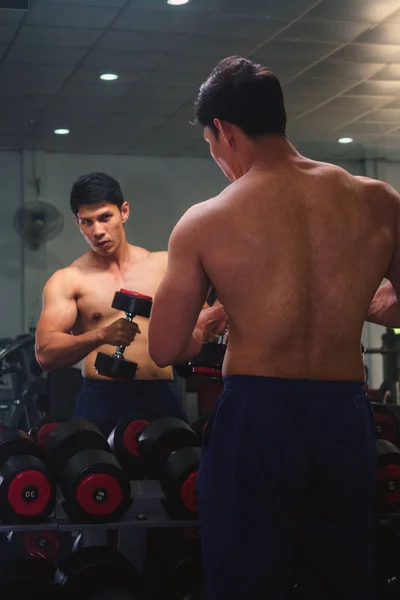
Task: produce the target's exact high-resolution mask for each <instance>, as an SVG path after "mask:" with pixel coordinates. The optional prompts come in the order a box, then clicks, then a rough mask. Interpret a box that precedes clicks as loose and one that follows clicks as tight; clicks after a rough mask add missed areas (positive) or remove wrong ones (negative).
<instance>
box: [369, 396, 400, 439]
mask: <svg viewBox="0 0 400 600" xmlns="http://www.w3.org/2000/svg"><path fill="white" fill-rule="evenodd" d="M371 408H372V410H373V411H374V418H375V423H376V437H377V438H378V439H383V440H387V441H388V442H391V443H392V444H395V445H397V446H400V420H399V418H398V416H397V415H396V414H395V411H394V410H392V408H391V407H390V406H388V405H387V404H380V403H379V402H371Z"/></svg>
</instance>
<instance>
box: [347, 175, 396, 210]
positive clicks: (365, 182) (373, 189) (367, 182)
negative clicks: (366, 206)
mask: <svg viewBox="0 0 400 600" xmlns="http://www.w3.org/2000/svg"><path fill="white" fill-rule="evenodd" d="M354 179H355V181H356V182H357V185H359V186H361V187H362V188H363V190H364V191H365V193H368V194H373V195H374V198H380V199H382V200H385V199H386V200H388V201H392V202H394V203H395V204H399V202H400V194H399V193H398V192H397V191H396V190H395V189H394V188H393V187H392V186H391V185H389V184H388V183H387V182H386V181H381V180H380V179H372V178H371V177H364V176H359V175H357V176H354Z"/></svg>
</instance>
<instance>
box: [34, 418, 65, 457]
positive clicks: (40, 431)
mask: <svg viewBox="0 0 400 600" xmlns="http://www.w3.org/2000/svg"><path fill="white" fill-rule="evenodd" d="M64 421H65V419H59V418H58V417H53V418H52V417H44V418H43V419H40V421H39V422H38V423H37V424H36V425H34V426H33V427H31V429H30V430H29V435H30V436H31V437H33V439H34V440H35V442H36V443H37V444H38V446H39V448H40V449H41V451H42V452H43V453H45V452H46V442H47V438H48V436H49V435H50V433H51V432H52V431H54V429H55V428H56V427H58V426H59V425H60V423H63V422H64Z"/></svg>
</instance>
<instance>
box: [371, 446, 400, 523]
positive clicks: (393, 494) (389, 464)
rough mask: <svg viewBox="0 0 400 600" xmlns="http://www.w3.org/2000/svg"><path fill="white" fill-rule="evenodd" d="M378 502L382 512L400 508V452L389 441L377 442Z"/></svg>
mask: <svg viewBox="0 0 400 600" xmlns="http://www.w3.org/2000/svg"><path fill="white" fill-rule="evenodd" d="M376 453H377V500H378V504H379V510H380V512H383V513H387V512H392V511H394V510H397V509H398V508H399V507H400V450H399V449H398V448H397V447H396V446H395V445H394V444H392V443H391V442H388V441H387V440H377V441H376Z"/></svg>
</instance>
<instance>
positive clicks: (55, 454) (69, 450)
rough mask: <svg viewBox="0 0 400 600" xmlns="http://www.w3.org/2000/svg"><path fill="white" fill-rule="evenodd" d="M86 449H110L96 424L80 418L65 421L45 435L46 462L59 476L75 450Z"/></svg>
mask: <svg viewBox="0 0 400 600" xmlns="http://www.w3.org/2000/svg"><path fill="white" fill-rule="evenodd" d="M87 449H97V450H105V451H108V452H109V451H110V447H109V445H108V444H107V440H106V438H105V437H104V436H103V434H102V433H101V431H100V429H99V428H98V427H96V425H94V424H93V423H90V422H89V421H84V420H81V419H74V420H71V421H66V422H65V423H61V424H60V425H59V426H58V427H57V428H56V429H54V430H53V431H52V432H51V433H50V434H49V435H48V436H47V440H46V457H47V463H48V465H49V467H50V469H51V471H52V472H53V473H55V474H56V475H57V476H60V473H61V471H62V469H63V467H64V464H65V463H66V461H67V460H69V459H70V458H71V456H73V455H74V454H75V453H76V452H79V451H81V450H87Z"/></svg>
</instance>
